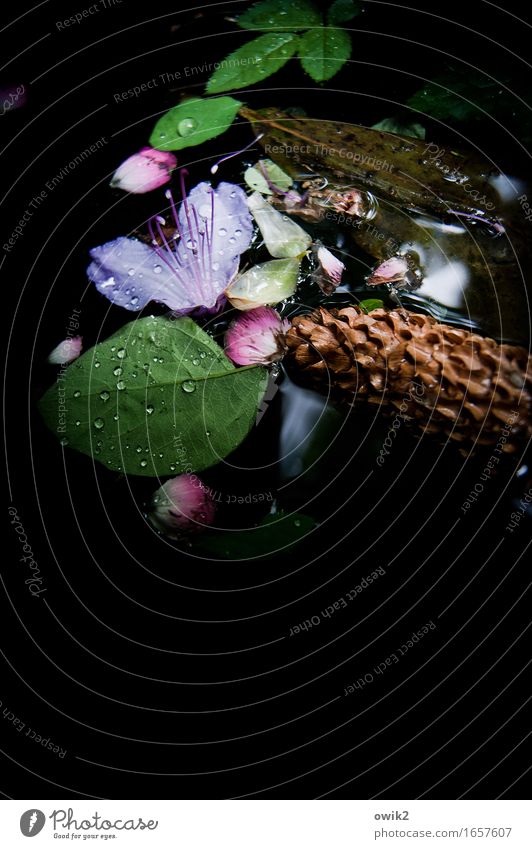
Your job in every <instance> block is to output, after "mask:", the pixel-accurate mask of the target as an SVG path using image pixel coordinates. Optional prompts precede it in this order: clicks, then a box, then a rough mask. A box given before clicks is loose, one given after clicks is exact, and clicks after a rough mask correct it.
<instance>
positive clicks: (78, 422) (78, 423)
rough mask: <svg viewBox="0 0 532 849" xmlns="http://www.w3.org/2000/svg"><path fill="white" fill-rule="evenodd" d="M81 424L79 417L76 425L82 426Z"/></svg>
mask: <svg viewBox="0 0 532 849" xmlns="http://www.w3.org/2000/svg"><path fill="white" fill-rule="evenodd" d="M80 424H81V422H80V420H79V419H76V427H79V426H80Z"/></svg>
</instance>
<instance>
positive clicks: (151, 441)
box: [40, 317, 268, 476]
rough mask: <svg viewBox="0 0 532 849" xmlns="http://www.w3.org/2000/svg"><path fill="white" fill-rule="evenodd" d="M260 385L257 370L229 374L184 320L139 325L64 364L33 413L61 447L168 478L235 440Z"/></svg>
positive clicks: (262, 375) (215, 349) (217, 455)
mask: <svg viewBox="0 0 532 849" xmlns="http://www.w3.org/2000/svg"><path fill="white" fill-rule="evenodd" d="M267 379H268V372H267V370H266V369H264V368H262V367H252V368H241V369H237V368H235V366H234V365H233V364H232V363H231V362H230V361H229V359H228V358H227V357H226V356H225V354H224V352H223V351H222V349H221V348H220V346H219V345H217V344H216V342H214V340H213V339H211V337H210V336H209V335H208V334H207V333H205V332H204V331H203V330H201V328H200V327H198V325H197V324H196V323H195V322H194V321H192V319H190V318H180V319H176V320H171V319H168V318H164V317H158V318H153V317H152V318H141V319H137V320H136V321H133V322H130V323H129V324H126V325H125V326H124V327H122V328H121V330H119V331H118V332H117V333H115V334H114V335H113V336H111V337H110V338H109V339H107V340H106V341H105V342H101V343H100V344H98V345H96V346H95V347H94V348H91V349H90V350H89V351H87V352H86V353H85V354H83V356H81V357H80V358H79V359H77V360H76V361H75V362H74V363H72V364H71V365H70V366H69V367H68V369H66V371H65V373H64V375H63V379H62V380H61V382H60V383H58V384H57V385H56V386H52V387H51V388H50V389H49V390H48V392H46V394H45V395H44V397H43V398H42V400H41V404H40V407H41V412H42V415H43V417H44V419H45V421H46V423H47V425H48V427H49V428H50V429H51V430H53V431H56V432H57V434H58V436H60V437H61V440H62V442H63V444H68V445H69V447H71V448H75V449H77V450H78V451H81V452H83V453H84V454H88V455H89V456H92V457H94V458H95V459H96V460H98V461H99V462H100V463H103V464H104V465H105V466H107V467H108V468H109V469H113V470H115V471H120V472H125V473H126V474H132V475H148V476H149V475H152V476H153V475H157V476H165V475H175V474H180V473H181V472H184V471H197V470H199V469H204V468H206V467H207V466H212V465H213V464H215V463H218V462H219V461H220V460H221V459H222V457H225V456H226V455H227V454H229V453H230V452H231V451H233V450H234V449H235V448H236V447H237V445H239V444H240V442H242V440H243V439H244V437H245V436H246V434H247V433H248V432H249V431H250V429H251V428H252V427H253V424H254V422H255V417H256V413H257V409H258V406H259V403H260V400H261V398H262V396H263V394H264V392H265V390H266V385H267ZM59 389H61V393H63V392H64V394H61V395H60V394H58V390H59ZM61 399H64V400H63V406H64V407H66V413H65V412H62V411H61V410H60V407H59V404H60V403H61ZM60 413H61V415H63V418H61V415H60ZM63 428H64V429H63Z"/></svg>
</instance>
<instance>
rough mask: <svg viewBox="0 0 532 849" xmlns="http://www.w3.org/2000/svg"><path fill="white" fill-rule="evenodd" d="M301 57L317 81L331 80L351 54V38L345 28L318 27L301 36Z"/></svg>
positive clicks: (304, 66)
mask: <svg viewBox="0 0 532 849" xmlns="http://www.w3.org/2000/svg"><path fill="white" fill-rule="evenodd" d="M298 52H299V58H300V59H301V64H302V65H303V68H304V70H305V71H306V72H307V74H309V75H310V76H311V77H312V79H313V80H315V81H316V82H317V83H321V82H325V80H330V79H331V77H334V75H335V74H337V73H338V71H339V70H340V68H341V67H342V65H344V64H345V62H347V60H348V59H349V57H350V55H351V38H350V37H349V33H347V32H346V31H345V30H344V29H337V28H335V27H318V28H317V29H312V30H309V31H308V32H306V33H305V34H304V35H302V36H301V39H300V42H299V51H298Z"/></svg>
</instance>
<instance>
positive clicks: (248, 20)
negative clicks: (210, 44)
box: [237, 0, 321, 32]
mask: <svg viewBox="0 0 532 849" xmlns="http://www.w3.org/2000/svg"><path fill="white" fill-rule="evenodd" d="M237 24H238V26H239V27H242V28H243V29H258V30H276V31H277V32H279V31H280V30H284V29H289V30H301V29H307V28H308V27H317V26H319V25H320V24H321V15H320V13H319V12H318V10H317V9H316V7H315V6H313V4H312V3H309V2H307V0H290V2H287V0H264V2H263V3H255V5H254V6H251V8H250V9H248V10H247V11H246V12H244V13H243V14H242V15H240V17H239V18H238V20H237Z"/></svg>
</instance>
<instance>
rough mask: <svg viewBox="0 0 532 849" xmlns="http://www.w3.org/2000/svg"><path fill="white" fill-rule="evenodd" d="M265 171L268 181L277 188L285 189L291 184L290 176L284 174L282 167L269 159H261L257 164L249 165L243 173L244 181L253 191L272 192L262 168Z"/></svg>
mask: <svg viewBox="0 0 532 849" xmlns="http://www.w3.org/2000/svg"><path fill="white" fill-rule="evenodd" d="M261 165H262V169H264V171H265V172H266V174H267V176H268V179H269V181H270V183H273V185H274V186H276V187H277V188H278V189H283V191H286V190H287V189H289V188H290V186H292V185H293V182H292V178H291V177H289V176H288V174H285V172H284V171H283V169H282V168H279V166H278V165H276V164H275V162H272V160H271V159H261V160H260V161H259V162H258V163H257V165H252V166H250V167H249V168H248V169H247V170H246V172H245V173H244V181H245V182H246V184H247V185H248V186H249V187H250V189H253V191H255V192H260V193H261V194H263V195H271V194H273V192H272V190H271V189H270V187H269V185H268V183H267V181H266V177H265V176H264V173H263V170H262V169H261V167H260V166H261Z"/></svg>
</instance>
